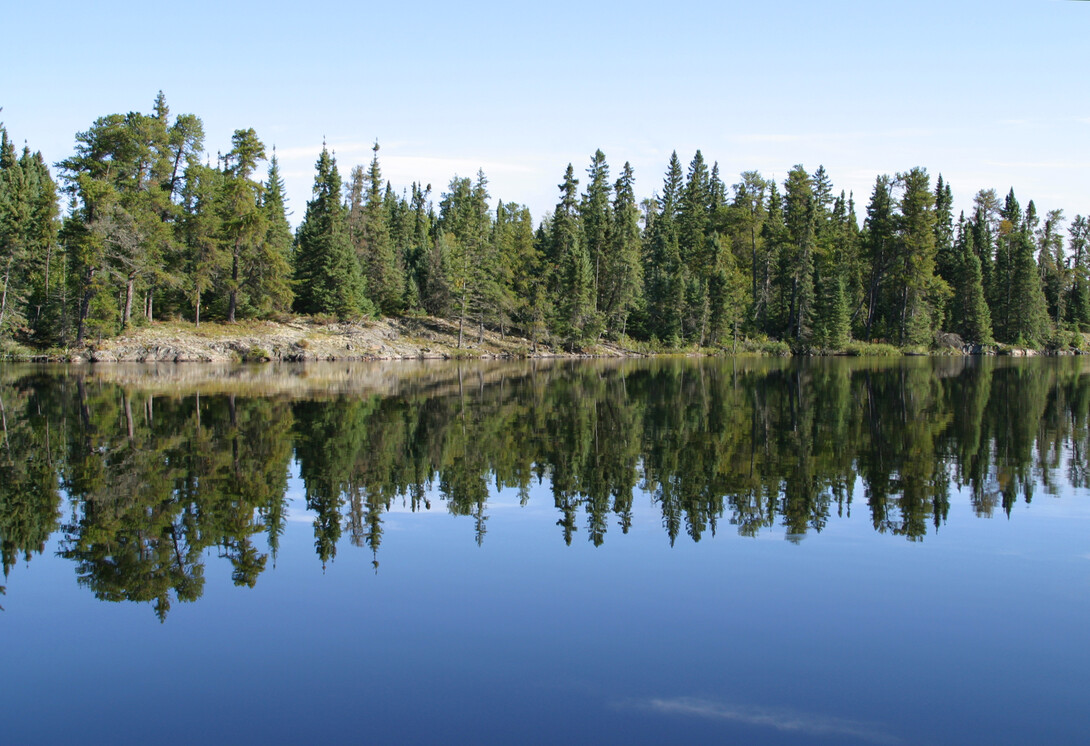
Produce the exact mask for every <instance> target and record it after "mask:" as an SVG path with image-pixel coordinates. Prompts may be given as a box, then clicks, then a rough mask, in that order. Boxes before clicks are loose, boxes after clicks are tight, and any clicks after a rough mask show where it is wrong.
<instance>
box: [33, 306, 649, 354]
mask: <svg viewBox="0 0 1090 746" xmlns="http://www.w3.org/2000/svg"><path fill="white" fill-rule="evenodd" d="M638 356H641V353H639V352H638V351H635V350H630V349H626V348H624V347H621V346H618V345H615V344H607V343H603V344H598V345H594V346H593V347H589V348H586V349H583V350H580V351H578V352H576V353H572V352H569V351H566V350H564V349H562V348H559V347H554V346H549V345H546V344H542V343H539V344H538V345H536V349H535V345H534V344H533V343H532V341H531V340H529V339H525V338H523V337H518V336H512V335H510V334H500V333H498V332H496V331H493V330H489V329H485V330H480V329H478V328H477V327H472V328H467V329H465V330H464V332H463V338H462V345H461V346H460V347H459V345H458V325H457V323H455V322H450V321H446V320H443V319H436V318H431V317H406V318H398V319H375V320H366V321H362V322H352V323H348V322H345V323H339V322H328V323H327V322H320V321H316V320H312V319H308V318H302V317H300V318H295V319H290V320H287V321H260V322H258V321H247V322H241V323H238V324H222V323H205V324H202V325H201V326H200V327H196V326H194V325H193V324H190V323H185V322H158V323H155V324H152V325H148V326H143V327H138V328H135V329H132V330H130V331H128V332H125V333H123V334H121V335H119V336H117V337H112V338H107V339H101V340H95V341H91V342H88V343H87V344H86V345H85V346H84V347H82V348H72V349H66V350H49V351H45V352H42V353H31V354H30V355H29V356H28V357H29V359H30V360H32V361H34V362H69V363H85V362H92V363H110V362H113V363H127V362H140V363H168V362H169V363H189V362H205V363H224V362H240V361H249V362H267V361H279V362H311V361H331V360H344V361H355V360H428V359H439V360H443V359H454V358H475V359H493V358H555V357H638ZM20 357H22V356H20Z"/></svg>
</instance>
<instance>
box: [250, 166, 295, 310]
mask: <svg viewBox="0 0 1090 746" xmlns="http://www.w3.org/2000/svg"><path fill="white" fill-rule="evenodd" d="M261 211H262V213H263V217H264V221H265V226H266V228H265V240H264V241H262V242H260V243H259V245H258V251H257V254H256V256H255V257H254V259H255V261H254V267H253V270H252V273H251V278H252V283H253V289H252V291H251V296H252V301H251V302H252V303H253V304H254V307H255V308H256V309H257V312H258V313H259V314H260V315H262V316H267V315H268V314H270V313H281V312H284V311H288V310H290V309H291V304H292V299H293V297H294V293H293V292H292V289H291V253H292V235H291V226H290V225H289V224H288V215H287V198H286V197H285V195H284V180H283V178H281V176H280V164H279V161H278V160H277V157H276V148H273V155H272V158H271V159H270V160H269V173H268V177H267V178H266V180H265V186H264V190H263V196H262V202H261Z"/></svg>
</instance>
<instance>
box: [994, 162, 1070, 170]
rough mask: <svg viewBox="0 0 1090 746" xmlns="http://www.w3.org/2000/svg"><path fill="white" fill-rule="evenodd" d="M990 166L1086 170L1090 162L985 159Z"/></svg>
mask: <svg viewBox="0 0 1090 746" xmlns="http://www.w3.org/2000/svg"><path fill="white" fill-rule="evenodd" d="M984 163H985V164H986V165H988V166H996V167H998V168H1035V169H1041V168H1048V169H1064V170H1084V169H1086V168H1087V167H1090V163H1087V162H1086V161H1083V162H1081V163H1080V162H1078V161H984Z"/></svg>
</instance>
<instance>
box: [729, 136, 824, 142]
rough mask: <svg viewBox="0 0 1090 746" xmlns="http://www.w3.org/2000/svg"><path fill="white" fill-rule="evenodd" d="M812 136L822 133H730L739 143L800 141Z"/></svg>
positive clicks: (731, 137)
mask: <svg viewBox="0 0 1090 746" xmlns="http://www.w3.org/2000/svg"><path fill="white" fill-rule="evenodd" d="M811 137H822V135H786V134H773V133H761V134H750V135H730V136H729V139H731V140H734V141H735V142H738V143H743V144H746V143H750V144H753V143H782V142H799V141H801V140H805V139H808V138H811Z"/></svg>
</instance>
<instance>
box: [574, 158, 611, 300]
mask: <svg viewBox="0 0 1090 746" xmlns="http://www.w3.org/2000/svg"><path fill="white" fill-rule="evenodd" d="M609 192H610V183H609V165H608V164H607V163H606V156H605V153H603V152H602V151H601V150H597V151H595V153H594V156H593V157H592V158H591V161H590V166H589V167H588V168H587V191H586V192H585V193H584V194H583V195H582V198H581V199H580V201H579V222H580V225H581V226H582V229H583V240H584V242H585V244H586V251H587V257H588V258H589V260H590V263H591V266H592V268H593V275H594V279H593V283H592V285H593V290H592V292H591V296H592V307H593V311H594V312H595V313H597V312H599V311H602V310H604V307H605V305H606V302H607V301H606V297H605V292H604V288H603V280H602V270H603V263H604V260H605V258H606V256H607V255H608V253H609V242H610V233H611V231H612V229H613V225H612V223H613V217H612V215H611V214H610V204H609V196H610V194H609Z"/></svg>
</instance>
